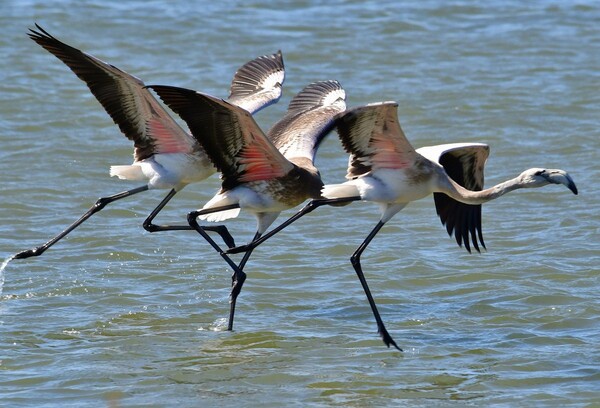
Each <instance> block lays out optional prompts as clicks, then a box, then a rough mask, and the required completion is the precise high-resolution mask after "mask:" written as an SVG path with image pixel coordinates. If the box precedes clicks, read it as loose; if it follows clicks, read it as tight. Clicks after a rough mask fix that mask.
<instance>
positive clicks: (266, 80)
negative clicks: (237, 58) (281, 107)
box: [227, 51, 285, 114]
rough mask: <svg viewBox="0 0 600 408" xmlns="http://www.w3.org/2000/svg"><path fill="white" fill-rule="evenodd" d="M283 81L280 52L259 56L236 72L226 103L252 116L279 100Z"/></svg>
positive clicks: (283, 72) (283, 69)
mask: <svg viewBox="0 0 600 408" xmlns="http://www.w3.org/2000/svg"><path fill="white" fill-rule="evenodd" d="M284 80H285V67H284V64H283V56H282V54H281V51H277V52H276V53H275V54H272V55H263V56H260V57H258V58H255V59H253V60H252V61H249V62H247V63H246V64H244V65H243V66H242V67H240V68H239V69H238V70H237V72H236V73H235V75H234V77H233V81H232V82H231V88H230V93H229V98H228V99H227V101H228V102H229V103H231V104H233V105H237V106H239V107H240V108H243V109H245V110H247V111H248V112H250V113H252V114H254V113H256V112H258V111H259V110H261V109H263V108H266V107H267V106H269V105H272V104H274V103H275V102H277V101H278V100H279V98H280V97H281V85H282V84H283V81H284Z"/></svg>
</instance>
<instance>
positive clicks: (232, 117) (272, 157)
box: [150, 81, 346, 330]
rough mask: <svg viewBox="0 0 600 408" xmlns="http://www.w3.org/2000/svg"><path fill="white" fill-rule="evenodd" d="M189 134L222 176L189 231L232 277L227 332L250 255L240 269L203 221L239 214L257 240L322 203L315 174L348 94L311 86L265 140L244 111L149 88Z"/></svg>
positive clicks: (334, 85) (327, 85)
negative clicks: (251, 221)
mask: <svg viewBox="0 0 600 408" xmlns="http://www.w3.org/2000/svg"><path fill="white" fill-rule="evenodd" d="M150 88H151V89H153V90H154V91H155V92H156V93H157V94H158V96H159V97H160V98H161V99H162V101H163V102H165V104H166V105H167V106H169V107H170V108H171V109H172V110H173V111H174V112H176V113H177V114H178V115H179V116H180V117H181V118H182V119H183V120H184V121H185V122H186V123H187V125H188V126H189V128H190V130H191V132H192V134H193V135H194V136H195V137H196V138H197V139H198V141H199V142H200V143H201V144H202V146H203V147H204V149H205V151H206V153H207V154H208V156H209V157H210V159H211V160H212V161H213V163H214V164H215V166H216V167H217V169H219V171H220V172H221V173H222V179H223V182H222V186H221V189H220V191H219V192H218V193H217V194H216V195H215V196H214V197H213V198H212V199H211V200H210V201H208V202H207V203H206V204H205V205H204V207H203V208H202V209H201V210H197V211H192V212H190V213H189V214H188V222H189V224H190V225H191V226H192V227H193V228H194V229H196V230H197V231H198V232H199V233H200V234H201V235H202V236H203V237H204V238H205V239H206V240H207V241H208V242H209V243H210V244H211V246H212V247H213V248H214V249H215V250H216V251H217V252H219V254H220V255H221V256H222V257H223V258H224V259H225V261H226V262H227V263H228V264H229V266H230V267H231V268H232V269H233V271H234V272H233V276H232V289H231V296H230V313H229V324H228V330H232V328H233V317H234V313H235V304H236V300H237V297H238V295H239V293H240V291H241V289H242V286H243V284H244V281H245V280H246V274H245V273H244V272H243V268H244V266H245V264H246V262H247V261H248V259H249V257H250V254H251V253H252V250H249V251H247V252H246V253H245V254H244V256H243V258H242V260H241V262H240V264H239V265H236V264H235V263H234V262H233V261H232V260H231V259H230V258H229V256H228V255H227V254H225V253H224V251H223V250H222V249H221V248H220V247H219V246H218V245H217V244H216V243H215V242H214V241H213V240H212V239H211V238H210V237H209V236H208V235H207V234H206V232H204V231H203V229H202V227H200V225H199V224H198V221H197V218H198V217H199V218H200V219H205V220H208V221H223V220H226V219H228V218H233V217H236V216H237V215H238V214H239V212H240V209H242V208H243V209H245V210H248V211H250V212H252V213H253V214H254V215H255V217H256V219H257V229H256V234H255V235H254V238H253V240H256V239H258V238H259V237H260V236H261V235H262V234H263V233H264V232H265V231H266V230H267V228H269V226H270V225H271V224H272V223H273V221H275V219H276V218H277V217H278V216H279V214H280V213H281V211H283V210H286V209H289V208H293V207H295V206H297V205H299V204H300V203H302V202H303V201H305V200H306V199H308V198H320V197H321V188H322V187H323V182H322V181H321V176H320V174H319V171H318V170H317V168H316V167H315V166H314V158H315V154H316V151H317V149H318V147H319V144H320V143H321V141H322V140H323V138H324V137H325V136H326V135H327V134H328V133H329V132H330V131H331V130H332V129H333V123H334V121H333V119H334V117H335V116H336V115H337V114H339V113H340V112H342V111H344V110H345V109H346V103H345V97H346V93H345V91H344V89H343V88H342V87H341V85H340V84H339V82H337V81H322V82H315V83H312V84H310V85H308V86H306V87H305V88H304V89H303V90H302V91H300V92H299V93H298V94H297V95H296V96H295V97H294V98H293V99H292V100H291V102H290V104H289V107H288V110H287V113H286V115H285V116H284V117H283V118H282V119H281V120H280V121H278V122H277V123H276V124H275V125H274V126H273V127H272V128H271V130H270V131H269V132H268V134H267V135H265V134H264V133H263V131H262V130H261V129H260V128H259V126H258V125H257V124H256V122H255V121H254V119H253V118H252V116H251V115H250V114H249V113H248V112H247V111H245V110H244V109H242V108H240V107H237V106H234V105H232V104H230V103H228V102H226V101H223V100H221V99H218V98H215V97H212V96H210V95H205V94H201V93H198V92H194V91H191V90H187V89H182V88H175V87H169V86H158V85H157V86H150Z"/></svg>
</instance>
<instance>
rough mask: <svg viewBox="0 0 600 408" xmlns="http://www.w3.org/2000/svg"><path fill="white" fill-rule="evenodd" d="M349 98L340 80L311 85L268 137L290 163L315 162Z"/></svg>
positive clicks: (274, 126)
mask: <svg viewBox="0 0 600 408" xmlns="http://www.w3.org/2000/svg"><path fill="white" fill-rule="evenodd" d="M345 99H346V92H345V91H344V89H343V88H342V86H341V85H340V83H339V82H338V81H321V82H314V83H312V84H309V85H307V86H306V87H305V88H304V89H302V91H300V92H299V93H298V94H297V95H296V96H294V98H292V100H291V101H290V104H289V106H288V110H287V112H286V114H285V116H284V117H283V118H282V119H281V120H279V121H278V122H277V123H276V124H275V125H273V127H272V128H271V129H270V130H269V132H268V133H267V137H268V138H269V140H271V141H272V142H273V144H274V145H275V147H276V148H277V149H278V150H279V151H280V152H281V153H282V154H283V155H284V156H285V157H286V158H287V159H288V160H290V159H293V158H299V157H302V158H306V159H308V160H310V161H311V162H313V161H314V159H315V154H316V151H317V149H318V148H319V145H320V143H321V141H322V140H323V139H324V138H325V136H326V135H327V134H328V133H329V132H330V131H331V130H333V127H334V125H335V116H336V115H337V114H339V113H341V112H343V111H344V110H345V109H346V102H345ZM307 136H308V137H307Z"/></svg>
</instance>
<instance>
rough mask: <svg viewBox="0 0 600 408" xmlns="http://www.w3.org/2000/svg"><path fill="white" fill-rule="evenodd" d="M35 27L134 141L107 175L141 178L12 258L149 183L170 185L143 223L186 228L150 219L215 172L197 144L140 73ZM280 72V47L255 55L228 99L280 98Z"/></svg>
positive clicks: (35, 34) (251, 103) (38, 38)
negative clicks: (127, 160) (127, 158)
mask: <svg viewBox="0 0 600 408" xmlns="http://www.w3.org/2000/svg"><path fill="white" fill-rule="evenodd" d="M36 27H37V29H38V30H39V31H36V30H33V29H31V30H30V33H29V37H31V39H32V40H34V41H35V42H36V43H38V44H39V45H40V46H42V47H43V48H44V49H46V50H47V51H48V52H50V53H51V54H53V55H54V56H56V57H57V58H58V59H60V60H61V61H62V62H64V63H65V64H66V65H67V66H68V67H69V68H70V69H71V70H72V71H73V72H74V73H75V74H76V75H77V76H78V77H79V78H80V79H81V80H83V81H84V82H85V83H86V84H87V86H88V87H89V89H90V91H91V92H92V93H93V94H94V96H95V97H96V99H98V101H99V102H100V103H101V104H102V106H103V107H104V109H105V110H106V112H107V113H108V114H109V115H110V116H111V118H112V119H113V121H114V122H115V123H116V124H117V125H118V126H119V128H120V129H121V131H122V132H123V134H125V136H126V137H127V138H128V139H130V140H132V141H133V143H134V147H135V149H134V160H133V164H131V165H128V166H111V168H110V175H111V176H117V177H118V178H120V179H125V180H140V181H141V180H144V181H146V184H145V185H143V186H141V187H137V188H134V189H131V190H127V191H123V192H121V193H118V194H114V195H111V196H107V197H101V198H100V199H98V200H97V201H96V203H95V204H94V205H93V206H92V207H91V208H90V209H89V210H88V211H87V212H86V213H85V214H83V215H82V216H81V218H79V219H78V220H77V221H75V222H74V223H73V224H71V225H70V226H69V227H67V228H66V229H65V230H64V231H62V232H61V233H60V234H58V235H57V236H55V237H54V238H52V239H51V240H49V241H48V242H46V243H45V244H43V245H41V246H39V247H36V248H32V249H29V250H25V251H22V252H19V253H18V254H16V255H15V256H14V258H17V259H19V258H28V257H31V256H39V255H41V254H42V253H43V252H44V251H46V250H47V249H48V248H50V247H51V246H52V245H54V244H55V243H56V242H58V241H59V240H60V239H62V238H63V237H64V236H66V235H67V234H69V233H70V232H71V231H72V230H74V229H75V228H77V227H78V226H79V225H80V224H81V223H83V222H84V221H85V220H87V219H88V218H89V217H91V216H92V215H93V214H95V213H97V212H98V211H100V210H102V209H103V208H104V207H105V206H106V205H107V204H109V203H112V202H114V201H116V200H120V199H122V198H125V197H130V196H132V195H134V194H137V193H140V192H142V191H146V190H151V189H168V190H170V191H169V193H168V194H167V195H166V197H165V198H164V199H163V200H162V201H161V202H160V204H158V206H157V207H156V208H155V209H154V210H152V212H151V213H150V215H149V216H148V218H146V220H145V221H144V224H143V226H144V229H146V230H147V231H149V232H155V231H167V230H190V229H191V227H190V226H189V225H180V226H169V225H155V224H153V223H152V221H153V220H154V218H155V217H156V215H157V214H158V213H159V212H160V211H161V210H162V209H163V208H164V206H165V205H166V204H167V203H168V202H169V201H170V200H171V198H173V196H174V195H175V194H176V193H177V192H178V191H179V190H181V189H182V188H183V187H185V186H186V185H187V184H190V183H194V182H198V181H201V180H204V179H206V178H207V177H209V176H210V175H212V174H213V173H215V172H216V169H215V168H214V166H213V165H212V164H211V162H210V160H209V158H208V156H207V155H206V153H205V152H204V151H203V149H202V147H201V145H200V144H199V143H198V142H197V141H196V139H195V138H194V137H192V136H191V135H190V134H189V133H187V132H186V131H185V130H184V129H182V128H181V127H180V126H179V125H178V124H177V122H175V121H174V120H173V118H171V116H169V114H168V113H167V112H166V110H165V109H164V108H163V107H162V106H161V105H160V103H159V102H158V101H157V100H156V99H155V98H154V96H153V95H152V93H151V92H150V91H149V90H148V89H146V88H145V85H144V83H143V82H142V81H141V80H140V79H138V78H136V77H134V76H132V75H129V74H127V73H126V72H124V71H122V70H120V69H118V68H117V67H115V66H113V65H110V64H107V63H105V62H103V61H101V60H99V59H97V58H95V57H93V56H92V55H89V54H86V53H84V52H82V51H80V50H78V49H76V48H73V47H71V46H69V45H67V44H65V43H63V42H61V41H59V40H57V39H56V38H54V37H53V36H51V35H50V34H48V32H46V31H45V30H44V29H43V28H41V27H40V26H39V25H37V24H36ZM284 77H285V71H284V65H283V58H282V55H281V51H279V52H277V53H275V54H273V55H265V56H261V57H258V58H256V59H254V60H252V61H250V62H248V63H246V64H245V65H244V66H242V67H241V68H240V69H239V70H238V71H237V72H236V73H235V76H234V78H233V81H232V83H231V89H230V95H229V101H230V103H232V104H235V105H238V106H241V107H242V108H244V109H247V110H248V111H250V112H252V113H255V112H257V111H258V110H260V109H262V108H264V107H266V106H268V105H270V104H272V103H275V102H277V101H278V100H279V98H280V96H281V85H282V83H283V81H284ZM205 228H206V229H208V230H213V231H216V232H218V233H219V234H220V235H221V236H222V237H223V239H224V241H225V242H226V244H227V245H228V246H232V245H233V238H232V237H231V235H230V234H229V232H228V231H227V229H226V228H225V227H224V226H215V227H205Z"/></svg>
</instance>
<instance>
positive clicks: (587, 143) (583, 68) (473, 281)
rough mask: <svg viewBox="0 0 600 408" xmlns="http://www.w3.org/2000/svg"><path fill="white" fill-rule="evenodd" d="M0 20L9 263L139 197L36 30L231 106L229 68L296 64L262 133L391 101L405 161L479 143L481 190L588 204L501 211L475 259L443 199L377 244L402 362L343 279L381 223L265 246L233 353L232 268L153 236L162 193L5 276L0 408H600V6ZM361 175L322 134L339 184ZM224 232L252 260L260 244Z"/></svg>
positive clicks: (45, 11)
mask: <svg viewBox="0 0 600 408" xmlns="http://www.w3.org/2000/svg"><path fill="white" fill-rule="evenodd" d="M0 21H1V22H2V26H3V27H4V35H3V36H2V38H1V39H0V49H1V51H2V55H3V61H4V63H3V64H2V69H1V70H0V90H1V92H0V95H2V96H1V98H0V146H1V148H0V178H1V181H2V195H1V199H0V231H1V234H0V258H2V259H7V258H8V257H9V256H10V255H12V254H13V253H15V252H17V251H20V250H23V249H27V248H30V247H33V246H37V245H39V244H41V243H43V242H44V241H45V240H47V239H49V238H50V237H51V236H52V235H53V234H56V233H58V232H59V231H60V230H61V229H62V228H64V227H65V226H66V225H68V224H69V223H70V222H72V221H74V220H75V219H76V218H77V217H78V216H79V215H81V214H82V213H83V212H84V211H85V210H87V209H88V208H89V207H90V206H91V205H92V204H93V202H94V201H95V200H96V198H97V197H100V196H105V195H109V194H114V193H116V192H119V191H122V190H125V189H128V188H132V187H135V186H137V185H136V184H133V183H127V182H122V181H119V180H116V179H111V178H110V177H109V176H108V169H109V166H110V165H112V164H128V163H129V162H130V160H131V146H130V143H129V141H128V140H126V139H125V138H124V137H122V135H121V134H120V133H119V131H118V128H117V127H116V126H115V125H113V124H112V122H111V120H110V118H109V117H108V115H107V114H106V113H105V112H104V111H103V110H102V108H101V107H100V105H99V104H98V103H97V102H96V101H95V99H94V98H93V96H92V95H91V94H90V92H89V91H88V89H87V88H86V87H85V85H84V84H83V83H82V82H81V81H80V80H78V79H77V78H76V77H75V76H74V75H73V74H72V73H71V72H70V71H69V70H68V69H67V68H66V66H64V65H63V64H62V63H61V62H60V61H58V60H57V59H56V58H54V57H52V56H51V55H50V54H48V53H47V52H46V51H44V50H43V49H41V48H40V47H39V46H37V45H36V44H35V43H33V42H32V41H31V40H29V39H28V38H27V36H26V31H27V29H28V28H29V27H33V24H34V23H35V22H38V23H39V24H41V25H42V26H43V27H44V28H46V29H47V30H48V31H49V32H50V33H51V34H53V35H55V36H57V37H58V38H59V39H62V40H63V41H65V42H67V43H68V44H71V45H73V46H76V47H78V48H81V49H83V50H85V51H87V52H89V53H91V54H93V55H95V56H97V57H99V58H102V59H104V60H106V61H108V62H110V63H112V64H115V65H116V66H118V67H120V68H122V69H124V70H126V71H127V72H129V73H131V74H134V75H136V76H138V77H140V78H142V79H143V80H144V81H145V82H146V83H148V84H170V85H178V86H184V87H188V88H193V89H198V90H202V91H204V92H208V93H211V94H214V95H219V96H223V97H224V96H226V95H227V91H228V84H229V81H230V78H231V76H232V75H233V72H234V71H235V70H236V68H237V67H238V66H239V65H241V64H243V63H244V62H246V61H248V60H250V59H252V58H254V57H256V56H258V55H262V54H267V53H272V52H275V51H276V50H278V49H281V50H282V51H283V53H284V59H285V63H286V71H287V78H286V82H285V84H284V97H283V98H282V100H281V101H280V102H279V103H278V104H277V105H274V106H272V107H270V108H269V109H267V110H265V111H263V112H261V113H259V114H258V116H257V120H258V121H259V123H260V124H261V125H262V126H264V127H265V128H268V126H270V125H271V124H272V123H273V122H274V121H275V120H277V118H279V117H280V116H281V115H282V114H283V113H284V112H285V109H286V105H287V103H288V101H289V99H290V98H291V97H292V96H293V95H294V94H295V93H296V92H297V91H298V90H299V89H301V88H302V87H303V86H304V85H306V84H308V83H309V82H312V81H316V80H326V79H337V80H339V81H340V82H341V83H342V84H343V85H344V87H345V88H346V90H347V93H348V104H349V105H350V106H356V105H360V104H365V103H369V102H375V101H382V100H396V101H398V103H399V105H400V107H399V113H400V120H401V123H402V126H403V128H404V131H405V133H406V134H407V136H408V138H409V139H410V140H411V141H412V142H413V144H414V145H415V147H420V146H424V145H429V144H437V143H450V142H469V141H473V142H475V141H477V142H485V143H488V144H489V145H490V146H491V155H490V159H489V160H488V163H487V165H486V185H490V186H491V185H493V184H496V183H498V182H501V181H503V180H505V179H507V178H510V177H513V176H515V175H516V174H518V173H519V172H520V171H522V170H524V169H526V168H529V167H548V168H563V169H565V170H567V171H569V172H570V174H571V175H572V176H573V177H574V179H575V181H576V183H577V185H578V187H579V191H580V194H579V195H578V196H574V195H572V194H571V193H570V192H569V191H568V190H567V189H565V188H563V187H562V186H549V187H546V188H544V189H540V190H531V191H519V192H515V193H513V194H509V195H507V196H505V197H502V198H501V199H499V200H497V201H495V202H491V203H489V204H486V205H485V206H484V210H483V211H484V236H485V239H486V245H487V247H488V251H487V252H484V253H482V254H468V253H467V252H466V251H464V249H460V248H458V247H457V246H456V244H455V242H454V241H453V239H450V238H448V236H447V235H446V232H445V230H444V228H443V227H442V226H441V225H440V223H439V220H438V219H437V217H436V215H435V210H434V206H433V203H432V200H431V199H424V200H422V201H420V202H417V203H413V204H411V205H409V206H408V207H407V208H406V209H404V210H403V211H402V212H401V213H399V214H398V215H397V216H396V217H394V218H393V219H392V220H391V221H390V222H389V223H388V224H386V226H385V227H384V228H383V230H382V231H381V232H380V235H378V237H377V238H376V239H375V240H374V241H373V242H372V244H371V245H370V246H369V249H368V250H367V251H366V252H365V254H364V255H363V258H362V262H363V267H364V270H365V274H366V276H367V279H368V281H369V284H370V287H371V291H372V292H373V294H374V296H375V299H376V301H377V302H378V305H379V309H380V312H381V314H382V317H383V319H384V321H385V322H386V324H387V327H388V330H389V331H390V333H391V334H392V336H394V338H395V340H396V341H397V342H398V344H399V345H400V346H401V347H403V348H404V350H405V351H404V353H399V352H397V351H393V350H389V349H387V348H385V346H384V345H383V344H382V343H381V341H380V339H379V338H378V336H377V333H376V327H375V323H374V321H373V318H372V315H371V312H370V309H369V307H368V304H367V302H366V299H365V296H364V294H363V292H362V289H361V287H360V284H359V282H358V281H357V279H356V276H355V273H354V271H353V269H352V267H351V265H350V262H349V257H350V255H351V253H352V252H353V251H354V250H355V249H356V247H357V246H358V245H359V244H360V242H361V241H362V239H363V238H364V237H365V236H366V235H367V233H368V231H369V230H370V229H371V228H372V227H373V226H374V225H375V223H376V222H377V220H378V212H377V208H376V206H374V205H372V204H368V203H354V204H352V205H350V206H347V207H343V208H322V209H319V210H318V211H315V212H314V213H312V214H311V215H309V216H307V217H305V219H303V220H302V221H301V222H299V223H297V224H295V225H294V226H292V227H290V228H289V229H287V230H285V231H283V232H282V233H281V234H280V235H278V236H277V237H275V238H273V239H272V240H271V241H270V242H269V243H268V244H265V245H264V246H263V247H260V248H259V249H257V251H256V252H255V255H254V256H253V258H252V259H251V261H250V263H249V264H248V266H247V268H246V271H247V272H248V280H247V281H246V285H245V287H244V291H243V292H242V295H241V296H240V298H239V301H238V312H237V314H236V321H235V331H233V332H227V331H225V328H226V324H227V322H226V317H227V314H228V287H229V284H230V271H229V269H228V268H227V266H226V265H225V263H224V262H223V261H222V259H221V258H220V257H219V256H218V255H217V254H216V253H215V252H213V251H212V249H211V248H210V247H208V245H207V244H206V243H205V242H203V241H202V239H201V237H199V236H197V235H196V234H195V233H188V232H181V233H177V232H173V233H163V234H160V233H157V234H148V233H146V232H145V231H144V230H143V229H142V228H141V224H142V221H143V220H144V218H145V217H146V216H147V214H148V213H149V211H150V210H151V209H152V208H154V206H155V205H156V204H157V203H158V202H159V200H160V199H161V198H162V196H163V195H164V194H165V192H160V191H154V192H149V193H145V194H140V195H138V196H136V197H135V198H132V199H130V200H123V201H121V202H119V203H115V204H114V205H112V206H108V207H107V208H106V209H105V210H103V211H101V212H100V213H99V214H97V215H95V216H93V217H92V218H91V219H90V220H89V221H88V222H87V223H85V224H84V225H83V226H81V227H80V228H79V229H77V230H76V231H75V232H74V233H72V234H71V235H70V236H69V237H68V238H66V239H65V240H64V241H62V242H60V243H59V244H57V245H56V246H55V247H53V248H51V249H50V250H48V251H47V252H46V253H45V254H44V255H42V256H41V257H39V258H30V259H26V260H13V261H12V262H10V263H9V264H8V265H7V266H6V268H5V269H4V271H3V272H4V285H3V287H2V289H1V292H0V333H1V335H0V396H1V397H2V402H3V405H6V406H39V407H43V406H58V405H61V406H77V407H86V406H94V407H95V406H128V407H129V406H173V405H175V404H179V405H181V406H217V405H218V406H230V405H234V404H236V405H241V406H258V405H261V406H264V407H270V406H272V407H277V406H282V405H287V406H302V407H306V406H315V407H317V406H319V407H320V406H352V407H363V406H427V407H430V406H588V407H592V406H597V405H598V404H600V391H598V390H600V387H599V384H600V370H599V368H598V367H599V366H600V358H599V357H598V356H599V355H600V345H599V342H600V341H599V340H598V339H600V325H599V323H600V322H599V320H600V319H599V317H598V316H599V312H600V304H599V302H598V276H599V268H598V265H600V243H599V240H598V233H599V231H600V222H599V217H598V208H599V200H598V197H599V196H600V188H599V185H598V183H597V182H596V178H597V176H598V174H599V170H600V166H599V165H598V161H597V160H598V152H599V148H600V145H599V142H598V140H599V139H598V128H599V124H600V123H599V116H598V106H599V102H600V97H599V96H598V87H599V85H600V74H599V72H600V31H598V27H599V26H600V6H599V5H598V3H597V2H592V1H579V2H558V1H557V2H552V1H530V2H516V1H509V2H505V1H502V2H500V1H490V2H463V1H433V0H432V1H414V2H403V3H400V2H392V1H378V2H358V1H347V2H346V1H344V2H342V1H333V2H327V3H325V4H322V2H316V1H315V2H313V1H288V2H284V3H283V4H281V5H279V6H278V7H276V8H275V7H273V6H272V5H271V3H267V2H212V3H211V4H210V5H202V6H200V5H195V4H193V3H192V2H184V1H174V2H164V1H150V2H116V1H112V0H108V1H105V0H103V1H75V0H62V1H55V2H43V1H39V0H29V1H18V2H17V1H12V2H11V1H9V2H3V3H1V5H0ZM346 164H347V156H346V155H345V154H344V153H343V151H342V149H341V147H340V144H339V142H338V140H337V138H336V136H335V134H332V135H331V137H329V138H328V139H327V140H326V141H325V142H324V143H323V145H322V147H321V149H320V151H319V154H318V159H317V165H318V166H319V168H320V169H321V173H322V175H323V177H324V179H325V181H326V182H329V183H334V182H339V181H341V180H342V179H343V177H344V174H345V165H346ZM218 186H219V180H218V177H217V176H214V177H212V178H211V179H209V180H206V181H205V182H203V183H201V184H197V185H194V186H190V187H188V188H186V190H184V191H183V192H181V193H180V194H178V195H177V196H176V198H175V199H174V200H173V201H172V203H171V204H170V205H169V206H168V208H167V209H166V210H165V211H164V212H163V213H162V214H161V215H160V216H159V218H161V219H160V222H171V223H176V222H183V221H184V217H185V214H187V212H188V211H190V210H191V209H195V208H198V207H199V206H201V204H202V203H204V202H206V200H208V199H209V198H210V197H211V196H212V194H213V193H214V192H215V190H216V189H217V188H218ZM291 214H292V212H291V211H289V212H288V213H287V214H286V215H291ZM282 219H283V218H282ZM157 221H159V220H157ZM230 228H231V230H232V231H233V232H234V235H235V236H236V238H237V239H238V241H240V242H243V241H244V240H247V239H250V237H251V236H252V234H253V230H254V228H255V222H254V220H253V218H252V217H251V216H248V215H242V216H241V217H240V218H239V219H238V220H235V221H233V222H231V223H230Z"/></svg>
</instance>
